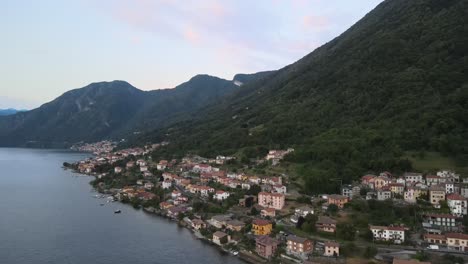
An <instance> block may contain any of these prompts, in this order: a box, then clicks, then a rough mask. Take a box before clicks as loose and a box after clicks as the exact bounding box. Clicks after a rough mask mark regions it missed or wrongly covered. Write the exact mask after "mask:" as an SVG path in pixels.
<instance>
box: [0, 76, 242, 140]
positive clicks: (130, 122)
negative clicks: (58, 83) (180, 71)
mask: <svg viewBox="0 0 468 264" xmlns="http://www.w3.org/2000/svg"><path fill="white" fill-rule="evenodd" d="M235 89H237V86H236V85H235V84H234V83H233V82H232V81H228V80H223V79H220V78H217V77H212V76H208V75H197V76H195V77H193V78H192V79H190V80H189V81H188V82H186V83H183V84H181V85H179V86H177V87H175V88H174V89H164V90H154V91H141V90H139V89H137V88H135V87H133V86H132V85H130V84H129V83H127V82H125V81H113V82H99V83H92V84H90V85H88V86H86V87H83V88H80V89H75V90H71V91H68V92H66V93H64V94H63V95H62V96H60V97H58V98H57V99H55V100H53V101H52V102H49V103H46V104H44V105H42V106H41V107H39V108H37V109H34V110H31V111H27V112H20V113H17V114H15V115H10V116H2V117H0V146H33V147H62V146H67V145H69V144H72V143H75V142H78V141H96V140H101V139H105V138H120V137H123V136H128V135H131V134H134V133H138V132H140V131H144V130H146V129H156V128H158V127H160V126H161V125H162V124H164V123H165V122H168V121H170V120H171V119H172V118H175V117H176V116H177V115H183V114H189V113H192V112H193V111H195V110H198V109H199V108H201V107H204V106H206V105H209V104H212V103H215V102H216V101H217V100H218V99H219V98H221V97H223V96H225V95H226V94H228V93H231V92H233V91H234V90H235Z"/></svg>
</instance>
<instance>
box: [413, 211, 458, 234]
mask: <svg viewBox="0 0 468 264" xmlns="http://www.w3.org/2000/svg"><path fill="white" fill-rule="evenodd" d="M457 219H458V217H456V216H454V215H451V214H425V215H423V222H422V225H423V228H424V229H426V230H427V231H429V232H437V233H441V231H448V232H457V231H459V230H460V227H459V225H458V224H457Z"/></svg>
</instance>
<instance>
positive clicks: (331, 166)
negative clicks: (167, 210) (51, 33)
mask: <svg viewBox="0 0 468 264" xmlns="http://www.w3.org/2000/svg"><path fill="white" fill-rule="evenodd" d="M467 69H468V2H467V1H464V0H412V1H408V0H387V1H384V2H383V3H381V4H380V5H379V6H377V7H376V8H375V9H374V10H373V11H371V12H370V13H369V14H367V15H366V16H365V17H364V18H363V19H362V20H360V21H359V22H357V23H356V24H355V25H353V26H352V27H351V28H350V29H349V30H347V31H346V32H344V33H343V34H342V35H340V36H339V37H337V38H336V39H334V40H332V41H330V42H329V43H327V44H325V45H324V46H322V47H320V48H318V49H316V50H315V51H314V52H312V53H310V54H309V55H307V56H305V57H304V58H302V59H301V60H299V61H297V62H296V63H294V64H291V65H289V66H287V67H285V68H283V69H281V70H279V71H276V72H273V73H271V74H270V75H268V76H267V77H266V78H263V79H261V80H257V81H255V82H252V83H250V84H247V85H243V86H241V87H240V89H239V90H237V91H236V92H234V93H233V94H232V95H231V96H228V97H226V98H224V100H223V101H221V102H220V103H218V104H216V105H213V106H211V107H210V108H209V109H205V110H203V111H202V112H200V113H199V114H198V115H197V116H199V117H200V118H199V119H195V120H185V121H184V122H180V123H178V124H176V125H172V126H169V127H168V128H167V129H164V130H160V131H154V133H152V134H148V135H146V137H143V138H141V141H146V140H162V139H166V140H170V141H171V142H174V144H171V148H172V150H168V151H167V153H166V155H169V154H170V153H183V152H186V151H192V152H197V153H200V154H202V155H208V156H213V155H216V154H217V153H229V154H233V153H237V154H239V155H240V156H241V157H246V158H253V157H260V156H262V155H264V154H265V152H266V151H267V149H271V148H285V147H289V146H294V147H296V149H297V151H296V152H295V153H296V154H295V155H293V156H291V157H290V160H291V162H295V163H299V164H301V165H300V166H299V168H298V173H299V174H300V175H303V176H304V180H305V182H306V186H307V188H308V190H309V191H314V186H316V185H317V184H321V185H322V186H325V187H326V185H327V184H328V185H330V188H335V187H336V184H331V183H330V180H329V179H332V178H341V179H344V181H345V182H350V181H351V180H352V179H356V178H357V177H358V176H360V175H362V173H365V172H367V171H379V170H385V169H387V170H392V171H405V170H410V169H411V164H410V162H409V161H408V160H406V158H405V157H404V153H405V151H409V150H412V151H420V152H422V153H424V152H426V151H437V152H440V153H442V154H443V155H447V156H449V157H452V158H454V159H455V160H456V161H457V162H458V163H459V164H463V163H464V164H466V162H468V158H467V157H468V72H467ZM239 150H241V152H239ZM325 189H326V188H325ZM322 190H324V189H323V188H322Z"/></svg>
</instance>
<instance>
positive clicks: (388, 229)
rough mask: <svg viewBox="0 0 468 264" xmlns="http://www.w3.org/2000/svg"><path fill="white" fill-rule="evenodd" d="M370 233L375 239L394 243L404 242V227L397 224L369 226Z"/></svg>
mask: <svg viewBox="0 0 468 264" xmlns="http://www.w3.org/2000/svg"><path fill="white" fill-rule="evenodd" d="M369 229H370V230H371V231H372V235H373V237H374V239H375V240H380V241H392V242H393V243H394V244H401V243H403V242H405V230H406V228H404V227H399V226H370V227H369Z"/></svg>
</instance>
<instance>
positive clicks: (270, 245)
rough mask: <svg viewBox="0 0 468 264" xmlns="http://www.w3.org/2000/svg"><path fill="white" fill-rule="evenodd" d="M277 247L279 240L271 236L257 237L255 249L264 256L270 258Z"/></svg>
mask: <svg viewBox="0 0 468 264" xmlns="http://www.w3.org/2000/svg"><path fill="white" fill-rule="evenodd" d="M277 247H278V241H277V240H276V239H274V238H271V237H269V236H259V237H257V238H256V239H255V251H256V252H257V254H258V255H260V256H261V257H263V258H266V259H270V258H271V257H272V256H273V255H274V254H275V252H276V249H277Z"/></svg>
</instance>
